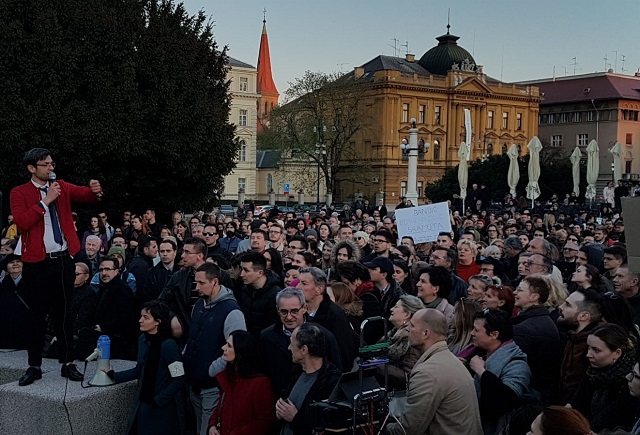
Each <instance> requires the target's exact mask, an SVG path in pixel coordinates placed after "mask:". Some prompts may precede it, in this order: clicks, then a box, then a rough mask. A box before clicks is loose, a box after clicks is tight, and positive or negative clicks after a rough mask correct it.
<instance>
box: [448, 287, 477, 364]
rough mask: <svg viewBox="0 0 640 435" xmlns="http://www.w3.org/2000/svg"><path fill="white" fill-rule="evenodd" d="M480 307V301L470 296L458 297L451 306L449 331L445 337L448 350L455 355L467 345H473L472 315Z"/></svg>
mask: <svg viewBox="0 0 640 435" xmlns="http://www.w3.org/2000/svg"><path fill="white" fill-rule="evenodd" d="M481 309H482V303H481V302H480V301H478V300H474V299H470V298H462V299H459V300H458V301H457V302H456V304H455V305H454V307H453V321H452V322H451V333H450V334H449V338H448V339H447V344H448V345H449V350H450V351H451V353H453V354H454V355H457V354H458V353H460V352H461V351H462V350H464V349H465V348H467V347H469V345H473V338H472V337H471V331H473V317H474V315H475V314H476V312H478V311H480V310H481Z"/></svg>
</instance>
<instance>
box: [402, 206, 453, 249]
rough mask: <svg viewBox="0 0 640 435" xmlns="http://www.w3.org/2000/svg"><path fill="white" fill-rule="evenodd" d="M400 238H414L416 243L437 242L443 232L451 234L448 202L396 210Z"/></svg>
mask: <svg viewBox="0 0 640 435" xmlns="http://www.w3.org/2000/svg"><path fill="white" fill-rule="evenodd" d="M396 223H397V225H398V236H399V238H402V237H403V236H411V237H413V241H414V242H415V243H424V242H435V241H436V240H437V239H438V234H439V233H441V232H443V231H444V232H447V233H450V232H451V221H450V220H449V206H448V205H447V203H446V202H439V203H437V204H429V205H421V206H420V207H410V208H401V209H399V210H396Z"/></svg>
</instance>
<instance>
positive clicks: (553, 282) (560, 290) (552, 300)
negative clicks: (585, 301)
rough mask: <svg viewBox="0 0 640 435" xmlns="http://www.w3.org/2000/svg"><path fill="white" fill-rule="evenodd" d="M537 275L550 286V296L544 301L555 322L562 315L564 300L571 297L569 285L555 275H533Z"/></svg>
mask: <svg viewBox="0 0 640 435" xmlns="http://www.w3.org/2000/svg"><path fill="white" fill-rule="evenodd" d="M531 276H536V277H538V278H540V279H542V280H543V281H544V282H546V283H547V287H549V298H548V299H547V302H545V303H544V306H545V307H547V308H548V309H549V315H550V316H551V319H552V320H553V321H554V322H555V321H557V320H558V316H559V315H560V305H562V304H563V303H564V301H565V300H566V299H567V298H568V297H569V292H568V291H567V287H566V286H565V285H564V283H562V282H560V281H558V280H557V279H556V278H554V277H553V275H537V274H536V275H531Z"/></svg>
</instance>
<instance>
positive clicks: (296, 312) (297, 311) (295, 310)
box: [278, 307, 303, 317]
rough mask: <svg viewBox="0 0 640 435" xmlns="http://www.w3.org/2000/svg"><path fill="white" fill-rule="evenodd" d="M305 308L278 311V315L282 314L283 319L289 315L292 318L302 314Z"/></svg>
mask: <svg viewBox="0 0 640 435" xmlns="http://www.w3.org/2000/svg"><path fill="white" fill-rule="evenodd" d="M302 308H303V307H300V308H292V309H290V310H285V309H282V310H278V314H280V316H281V317H287V316H288V315H289V314H291V315H292V316H297V315H298V314H300V310H302Z"/></svg>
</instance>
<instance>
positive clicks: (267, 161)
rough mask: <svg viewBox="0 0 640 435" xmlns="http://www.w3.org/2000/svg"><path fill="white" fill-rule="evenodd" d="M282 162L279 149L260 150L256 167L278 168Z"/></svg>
mask: <svg viewBox="0 0 640 435" xmlns="http://www.w3.org/2000/svg"><path fill="white" fill-rule="evenodd" d="M279 162H280V151H279V150H258V152H257V155H256V168H258V169H271V168H277V167H278V163H279Z"/></svg>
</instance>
